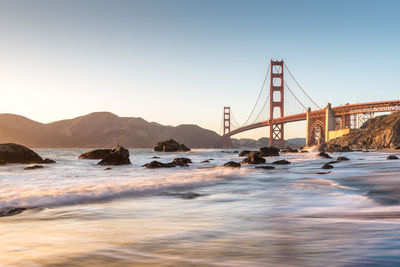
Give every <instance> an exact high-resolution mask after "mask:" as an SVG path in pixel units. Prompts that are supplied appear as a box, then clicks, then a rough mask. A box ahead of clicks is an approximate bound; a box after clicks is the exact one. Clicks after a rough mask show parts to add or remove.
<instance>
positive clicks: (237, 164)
mask: <svg viewBox="0 0 400 267" xmlns="http://www.w3.org/2000/svg"><path fill="white" fill-rule="evenodd" d="M224 166H225V167H231V168H240V166H241V165H240V163H237V162H234V161H228V162H227V163H225V164H224Z"/></svg>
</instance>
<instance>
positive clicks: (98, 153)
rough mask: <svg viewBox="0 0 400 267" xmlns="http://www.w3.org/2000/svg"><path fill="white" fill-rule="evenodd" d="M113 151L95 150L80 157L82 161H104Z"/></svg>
mask: <svg viewBox="0 0 400 267" xmlns="http://www.w3.org/2000/svg"><path fill="white" fill-rule="evenodd" d="M111 151H112V149H95V150H91V151H89V152H86V153H83V154H81V155H79V158H80V159H104V158H105V157H107V156H108V155H110V154H111Z"/></svg>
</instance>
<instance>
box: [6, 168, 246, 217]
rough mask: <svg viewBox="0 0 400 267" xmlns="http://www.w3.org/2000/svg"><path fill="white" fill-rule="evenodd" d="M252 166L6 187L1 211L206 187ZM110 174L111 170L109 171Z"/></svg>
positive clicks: (230, 177) (242, 172) (241, 174)
mask: <svg viewBox="0 0 400 267" xmlns="http://www.w3.org/2000/svg"><path fill="white" fill-rule="evenodd" d="M249 171H250V170H248V169H231V168H226V167H215V168H208V169H195V170H193V169H190V170H179V171H172V172H171V171H162V170H157V171H152V172H151V173H150V174H149V173H148V174H147V175H146V173H145V172H140V173H139V174H136V175H132V176H126V175H121V174H120V173H119V174H120V175H116V177H100V178H99V177H98V178H97V179H87V180H85V178H84V177H81V178H79V179H78V180H74V181H62V179H60V181H59V184H57V182H56V181H52V183H49V184H42V185H41V186H35V187H27V186H21V187H17V188H15V187H14V188H4V187H3V188H2V189H1V192H0V193H1V194H0V212H2V211H3V213H4V212H7V211H9V210H12V209H15V208H24V209H29V208H39V207H53V206H62V205H71V204H79V203H86V202H96V201H103V200H109V199H114V198H120V197H127V196H144V195H148V194H157V193H161V192H165V191H166V190H174V189H176V190H183V189H188V188H193V187H196V186H202V185H207V184H212V183H217V182H218V181H221V180H224V179H228V178H229V179H232V178H238V177H240V176H241V177H242V176H243V174H244V173H246V172H249ZM107 173H108V175H109V174H110V172H107Z"/></svg>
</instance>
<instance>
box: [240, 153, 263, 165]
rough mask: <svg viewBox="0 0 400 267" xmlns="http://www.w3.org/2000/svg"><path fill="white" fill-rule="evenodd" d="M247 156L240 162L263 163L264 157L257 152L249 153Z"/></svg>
mask: <svg viewBox="0 0 400 267" xmlns="http://www.w3.org/2000/svg"><path fill="white" fill-rule="evenodd" d="M255 152H258V151H255ZM248 155H249V156H248V157H247V158H245V159H244V160H243V161H242V162H240V163H242V164H262V163H265V159H264V158H261V157H259V156H258V153H252V152H251V153H249V154H248Z"/></svg>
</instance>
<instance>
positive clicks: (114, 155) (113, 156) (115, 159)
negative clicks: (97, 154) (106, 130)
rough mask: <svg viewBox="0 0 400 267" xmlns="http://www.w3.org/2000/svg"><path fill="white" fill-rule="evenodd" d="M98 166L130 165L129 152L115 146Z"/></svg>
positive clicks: (119, 146)
mask: <svg viewBox="0 0 400 267" xmlns="http://www.w3.org/2000/svg"><path fill="white" fill-rule="evenodd" d="M97 164H99V165H124V164H131V161H130V160H129V151H128V149H126V148H124V147H123V146H121V145H116V146H115V147H114V148H113V149H112V150H111V153H110V154H109V155H108V156H106V157H105V158H103V159H102V160H101V161H100V162H99V163H97Z"/></svg>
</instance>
